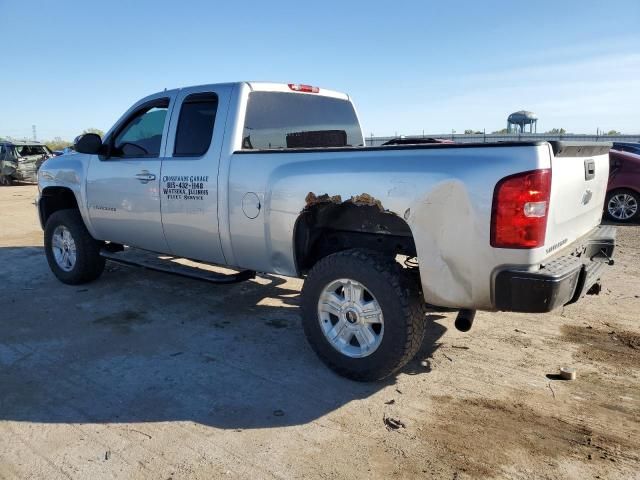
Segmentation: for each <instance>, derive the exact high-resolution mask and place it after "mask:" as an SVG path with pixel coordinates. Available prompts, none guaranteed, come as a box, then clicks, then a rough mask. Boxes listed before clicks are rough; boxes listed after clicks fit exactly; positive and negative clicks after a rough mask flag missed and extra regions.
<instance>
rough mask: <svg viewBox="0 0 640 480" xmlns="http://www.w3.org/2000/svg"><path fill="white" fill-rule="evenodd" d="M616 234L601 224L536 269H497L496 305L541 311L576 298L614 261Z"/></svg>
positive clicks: (611, 228) (513, 310)
mask: <svg viewBox="0 0 640 480" xmlns="http://www.w3.org/2000/svg"><path fill="white" fill-rule="evenodd" d="M615 238H616V229H615V228H614V227H611V226H602V225H601V226H599V227H597V228H596V229H594V230H593V231H592V232H591V233H590V234H589V235H588V236H587V237H586V238H585V239H584V240H583V241H582V243H581V244H580V247H578V248H576V249H575V250H574V251H573V252H571V253H570V254H567V255H562V256H560V257H555V258H554V259H552V260H551V261H549V262H546V263H544V264H542V265H541V266H540V269H539V270H536V271H529V270H523V269H518V268H517V267H516V268H512V267H510V268H507V269H504V270H500V271H499V272H498V273H497V275H496V276H495V281H494V297H495V306H496V309H498V310H504V311H511V312H530V313H541V312H550V311H551V310H553V309H555V308H557V307H561V306H563V305H568V304H570V303H573V302H576V301H578V300H579V299H580V298H581V297H582V296H584V295H585V294H586V293H587V292H588V291H589V290H590V289H591V287H593V286H594V285H595V284H596V283H597V282H598V280H599V279H600V275H601V274H602V272H603V271H604V269H605V268H606V267H607V266H608V265H612V264H613V260H612V257H613V250H614V248H615Z"/></svg>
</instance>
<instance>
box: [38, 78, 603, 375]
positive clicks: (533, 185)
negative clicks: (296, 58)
mask: <svg viewBox="0 0 640 480" xmlns="http://www.w3.org/2000/svg"><path fill="white" fill-rule="evenodd" d="M609 147H610V144H603V143H596V142H591V143H588V142H581V143H577V142H576V143H570V142H542V141H529V142H500V143H477V144H470V143H465V144H453V143H439V142H438V143H430V144H421V145H387V146H380V147H365V146H364V138H363V135H362V129H361V127H360V123H359V121H358V117H357V115H356V112H355V109H354V107H353V105H352V103H351V100H350V98H349V96H348V95H346V94H343V93H339V92H334V91H330V90H325V89H320V88H318V87H312V86H308V85H299V84H274V83H253V82H240V83H230V84H218V85H204V86H198V87H190V88H182V89H176V90H169V91H164V92H159V93H157V94H154V95H151V96H148V97H146V98H143V99H142V100H140V101H138V102H137V103H136V104H134V105H133V106H132V107H131V108H130V109H129V110H128V111H127V112H126V113H125V114H124V115H123V116H122V117H121V119H120V120H118V121H117V123H116V124H115V125H114V126H113V127H112V128H111V130H109V132H107V134H106V135H105V137H104V139H102V138H101V137H100V136H98V135H96V134H91V133H89V134H85V135H82V136H80V137H78V138H77V139H76V142H75V148H76V151H77V152H78V153H77V154H76V155H64V156H61V157H56V158H54V159H52V160H49V161H47V162H46V163H45V165H44V166H43V167H42V169H41V171H40V175H39V192H40V195H39V198H38V202H37V205H38V212H39V216H40V222H41V225H42V227H43V229H44V245H45V248H44V250H45V253H46V256H47V261H48V263H49V266H50V268H51V270H52V272H53V273H54V274H55V276H56V277H57V278H58V279H59V280H60V281H62V282H64V283H68V284H79V283H83V282H89V281H92V280H95V279H97V278H98V277H99V276H100V275H101V274H102V272H103V270H104V266H105V259H110V260H112V261H116V262H117V261H120V262H122V263H127V264H129V265H139V266H144V267H146V268H153V269H157V270H162V271H169V272H170V273H173V274H176V268H177V267H175V263H171V264H167V266H165V267H162V266H161V265H160V263H162V262H163V260H162V259H161V256H162V255H159V256H157V257H156V261H155V262H145V261H144V260H143V259H141V258H140V257H135V256H134V257H131V256H130V255H129V256H128V257H127V255H128V254H130V253H131V252H132V251H131V250H130V249H128V248H126V246H133V247H139V248H140V249H143V250H147V251H152V252H158V253H159V254H169V255H172V256H174V257H176V256H177V257H185V258H189V259H193V260H197V261H201V262H206V263H213V264H220V265H225V266H228V267H232V268H236V269H244V270H242V271H240V272H238V273H236V274H233V275H230V276H227V277H224V276H221V275H218V276H217V277H216V278H212V277H211V276H210V275H209V274H206V275H207V278H206V279H207V280H209V281H215V282H216V283H230V282H232V281H240V280H246V279H248V278H252V276H253V275H255V272H266V273H274V274H279V275H287V276H293V277H300V278H305V283H304V288H303V290H302V309H301V310H302V320H303V327H304V331H305V334H306V336H307V339H308V340H309V342H310V344H311V346H312V347H313V349H314V350H315V351H316V353H317V354H318V356H319V357H320V358H321V359H322V360H323V361H324V362H325V363H326V364H327V365H328V366H329V367H331V368H333V369H334V370H335V371H336V372H338V373H339V374H341V375H345V376H347V377H349V378H353V379H357V380H376V379H380V378H383V377H385V376H387V375H390V374H392V373H393V372H395V371H396V370H398V369H399V368H400V367H402V366H403V365H404V364H406V363H407V362H408V361H409V360H410V359H411V358H412V357H413V355H414V354H415V353H416V352H417V351H418V349H419V348H420V345H421V342H422V338H423V334H424V331H425V322H426V315H425V312H426V308H427V307H426V305H427V304H431V305H436V306H440V307H445V308H451V309H455V310H459V313H458V317H457V319H456V326H457V327H458V328H459V329H460V330H463V331H467V330H469V329H470V328H471V325H472V323H473V319H474V315H475V311H476V310H489V311H496V310H506V311H517V312H531V313H536V312H547V311H550V310H552V309H554V308H557V307H561V306H562V305H566V304H569V303H572V302H575V301H578V300H579V299H580V298H581V297H582V296H583V295H584V294H585V293H587V292H593V293H597V292H598V291H599V288H598V287H599V285H598V281H599V278H600V276H601V274H602V273H603V271H604V269H605V268H606V265H609V264H611V263H612V261H611V255H612V253H613V249H614V237H615V228H614V227H610V226H603V227H601V226H599V224H600V220H601V218H602V208H603V203H604V199H605V194H606V187H607V178H608V176H609V162H608V152H609ZM133 253H135V251H133ZM399 256H405V257H409V258H408V259H407V260H406V261H405V262H404V264H403V265H401V264H400V263H399V262H398V261H397V260H396V259H397V258H399ZM164 262H165V263H166V262H167V260H164ZM169 265H171V267H169ZM183 273H184V274H185V275H187V273H186V272H183ZM209 273H211V272H209ZM189 276H192V277H193V278H200V279H203V277H204V276H205V273H203V270H202V269H195V270H194V271H192V272H191V273H190V274H189ZM592 287H594V288H592ZM167 301H170V299H167ZM522 319H523V321H531V318H530V317H522Z"/></svg>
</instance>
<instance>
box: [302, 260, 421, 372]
mask: <svg viewBox="0 0 640 480" xmlns="http://www.w3.org/2000/svg"><path fill="white" fill-rule="evenodd" d="M302 310H303V325H304V331H305V334H306V336H307V340H308V341H309V343H310V344H311V347H312V348H313V349H314V351H315V352H316V353H317V354H318V356H319V357H320V358H321V359H322V360H323V361H324V362H325V363H326V364H327V365H328V366H329V367H330V368H332V369H333V370H334V371H336V372H337V373H338V374H340V375H343V376H345V377H348V378H351V379H353V380H360V381H371V380H379V379H382V378H384V377H386V376H388V375H391V374H392V373H394V372H395V371H397V370H398V369H400V368H401V367H402V366H404V365H405V364H406V363H407V362H408V361H409V360H411V359H412V358H413V356H414V355H415V354H416V352H417V351H418V349H419V348H420V345H421V343H422V339H423V336H424V328H425V307H424V302H423V301H422V296H421V295H420V293H419V291H418V289H417V287H416V285H415V282H413V281H411V279H410V278H409V276H408V275H407V273H406V272H405V271H404V270H403V269H402V268H401V267H400V265H398V263H397V262H395V261H394V260H393V259H392V258H388V257H385V256H383V255H381V254H379V253H377V252H373V251H368V250H360V249H356V250H347V251H343V252H339V253H335V254H333V255H329V256H328V257H325V258H323V259H322V260H320V261H319V262H318V263H317V264H316V265H315V266H314V267H313V269H312V270H311V272H310V273H309V275H308V277H307V279H306V280H305V283H304V287H303V290H302Z"/></svg>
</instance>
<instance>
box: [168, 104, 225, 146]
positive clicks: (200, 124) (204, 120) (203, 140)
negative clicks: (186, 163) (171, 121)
mask: <svg viewBox="0 0 640 480" xmlns="http://www.w3.org/2000/svg"><path fill="white" fill-rule="evenodd" d="M217 109H218V96H217V95H216V94H215V93H194V94H192V95H189V96H188V97H187V98H186V99H185V100H184V102H183V103H182V109H181V110H180V119H179V120H178V131H177V133H176V144H175V147H174V152H173V156H174V157H192V156H193V157H199V156H201V155H204V154H205V153H207V150H209V145H210V144H211V137H212V136H213V125H214V123H215V121H216V111H217Z"/></svg>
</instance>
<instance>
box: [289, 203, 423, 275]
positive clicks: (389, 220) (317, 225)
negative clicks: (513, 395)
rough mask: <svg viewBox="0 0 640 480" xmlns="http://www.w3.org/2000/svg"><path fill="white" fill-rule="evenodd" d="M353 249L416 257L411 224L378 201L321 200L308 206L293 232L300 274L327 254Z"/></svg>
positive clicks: (296, 262) (295, 257)
mask: <svg viewBox="0 0 640 480" xmlns="http://www.w3.org/2000/svg"><path fill="white" fill-rule="evenodd" d="M354 248H364V249H368V250H373V251H377V252H380V253H383V254H385V255H388V256H392V257H395V255H398V254H401V255H407V256H411V257H413V256H416V246H415V242H414V238H413V233H412V231H411V228H410V227H409V225H408V223H407V222H406V221H405V220H404V219H403V218H402V217H400V216H398V215H396V214H395V213H393V212H389V211H387V210H384V209H383V208H381V206H380V205H379V204H377V203H375V202H373V203H371V204H358V203H355V202H342V203H337V202H333V201H331V200H329V201H322V202H318V203H315V204H312V205H310V206H307V207H306V208H305V209H304V210H303V211H302V212H301V214H300V215H299V216H298V218H297V220H296V222H295V226H294V230H293V249H294V259H295V264H296V269H297V271H298V273H299V274H300V273H306V272H307V271H309V270H310V269H311V268H312V267H313V265H315V263H317V262H318V261H319V260H320V259H322V258H324V257H326V256H328V255H331V254H333V253H337V252H340V251H343V250H350V249H354Z"/></svg>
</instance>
